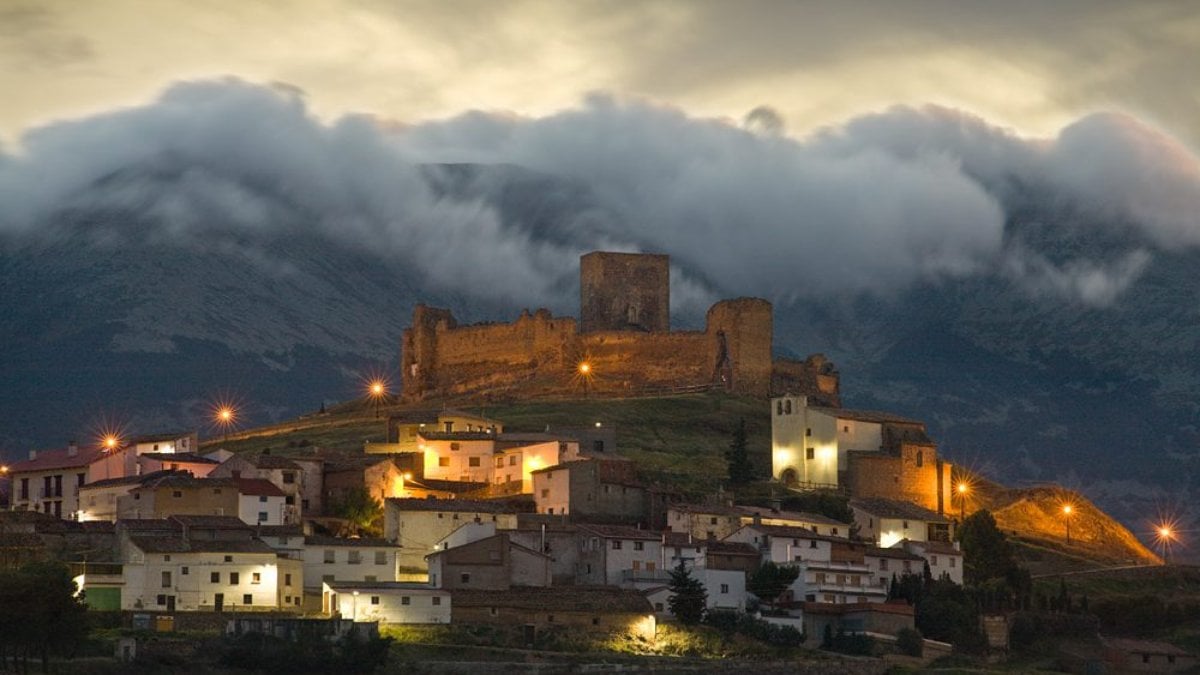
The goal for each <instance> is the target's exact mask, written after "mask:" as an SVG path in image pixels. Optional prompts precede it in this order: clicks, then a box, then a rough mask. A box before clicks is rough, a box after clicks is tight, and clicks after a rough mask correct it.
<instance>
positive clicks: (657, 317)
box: [579, 251, 671, 333]
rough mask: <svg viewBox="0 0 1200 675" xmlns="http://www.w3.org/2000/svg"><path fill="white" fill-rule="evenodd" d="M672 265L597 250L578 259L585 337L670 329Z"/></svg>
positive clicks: (662, 258) (654, 258)
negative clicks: (605, 332) (588, 335)
mask: <svg viewBox="0 0 1200 675" xmlns="http://www.w3.org/2000/svg"><path fill="white" fill-rule="evenodd" d="M670 296H671V266H670V259H669V258H668V257H667V256H665V255H648V254H644V253H608V252H604V251H595V252H592V253H588V254H587V255H585V256H583V257H581V258H580V259H579V308H580V318H581V320H582V321H581V323H582V326H583V332H585V333H590V332H593V331H603V330H609V331H611V330H629V331H640V332H650V333H666V332H667V331H669V330H671V306H670V305H671V303H670Z"/></svg>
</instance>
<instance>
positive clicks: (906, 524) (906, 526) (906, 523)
mask: <svg viewBox="0 0 1200 675" xmlns="http://www.w3.org/2000/svg"><path fill="white" fill-rule="evenodd" d="M903 527H904V529H906V530H907V529H908V521H907V520H906V521H904V525H903Z"/></svg>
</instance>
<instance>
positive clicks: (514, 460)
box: [508, 455, 517, 466]
mask: <svg viewBox="0 0 1200 675" xmlns="http://www.w3.org/2000/svg"><path fill="white" fill-rule="evenodd" d="M508 465H509V466H516V465H517V456H516V455H510V456H509V458H508Z"/></svg>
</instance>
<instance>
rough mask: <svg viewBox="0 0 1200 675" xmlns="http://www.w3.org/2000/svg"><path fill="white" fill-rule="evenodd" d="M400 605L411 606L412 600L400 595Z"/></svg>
mask: <svg viewBox="0 0 1200 675" xmlns="http://www.w3.org/2000/svg"><path fill="white" fill-rule="evenodd" d="M371 604H375V605H378V604H379V603H377V602H375V603H371ZM400 604H402V605H411V604H412V598H410V597H408V596H407V595H402V596H400Z"/></svg>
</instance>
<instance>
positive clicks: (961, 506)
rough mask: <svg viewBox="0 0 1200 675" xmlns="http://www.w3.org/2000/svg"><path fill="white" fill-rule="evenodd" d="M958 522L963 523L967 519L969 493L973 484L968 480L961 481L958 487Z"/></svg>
mask: <svg viewBox="0 0 1200 675" xmlns="http://www.w3.org/2000/svg"><path fill="white" fill-rule="evenodd" d="M956 491H957V492H958V522H959V523H960V524H961V523H962V522H963V521H965V520H966V519H967V494H968V493H969V492H971V486H970V485H968V484H967V482H966V481H959V483H958V487H957V488H956Z"/></svg>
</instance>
